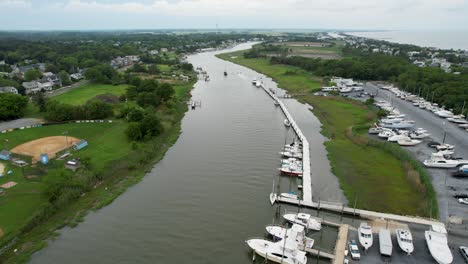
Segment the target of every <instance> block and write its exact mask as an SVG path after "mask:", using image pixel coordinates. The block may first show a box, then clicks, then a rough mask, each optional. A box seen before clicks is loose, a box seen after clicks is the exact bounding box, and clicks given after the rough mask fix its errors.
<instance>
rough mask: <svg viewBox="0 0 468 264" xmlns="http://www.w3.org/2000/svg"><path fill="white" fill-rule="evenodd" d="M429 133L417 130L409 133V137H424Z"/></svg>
mask: <svg viewBox="0 0 468 264" xmlns="http://www.w3.org/2000/svg"><path fill="white" fill-rule="evenodd" d="M430 135H431V134H429V133H426V132H419V131H417V130H416V131H413V132H411V133H410V134H409V137H410V138H412V139H424V138H427V137H428V136H430Z"/></svg>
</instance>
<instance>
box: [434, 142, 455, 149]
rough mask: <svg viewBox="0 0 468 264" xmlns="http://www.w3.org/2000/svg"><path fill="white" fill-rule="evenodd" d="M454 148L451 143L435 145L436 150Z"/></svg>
mask: <svg viewBox="0 0 468 264" xmlns="http://www.w3.org/2000/svg"><path fill="white" fill-rule="evenodd" d="M454 148H455V146H453V145H450V144H446V143H445V144H440V145H437V146H436V149H437V150H438V151H441V150H453V149H454Z"/></svg>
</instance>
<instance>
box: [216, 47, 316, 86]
mask: <svg viewBox="0 0 468 264" xmlns="http://www.w3.org/2000/svg"><path fill="white" fill-rule="evenodd" d="M243 53H244V52H243V51H238V52H232V53H224V54H220V55H217V56H218V57H219V58H221V59H224V60H228V61H231V62H234V63H237V64H240V65H243V66H246V67H248V68H251V69H254V70H255V71H257V72H260V73H263V74H265V75H268V76H270V77H271V78H273V79H274V80H275V81H276V82H277V83H278V86H279V87H281V88H285V89H287V90H288V91H289V92H290V93H291V94H300V93H309V92H313V91H318V90H319V89H320V87H321V79H320V78H318V77H316V76H313V75H312V74H310V73H308V72H306V71H304V70H302V69H299V68H297V67H293V66H287V65H272V64H270V62H269V60H268V59H263V58H262V59H246V58H244V57H243V56H242V54H243Z"/></svg>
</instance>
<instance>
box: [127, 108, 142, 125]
mask: <svg viewBox="0 0 468 264" xmlns="http://www.w3.org/2000/svg"><path fill="white" fill-rule="evenodd" d="M144 117H145V112H144V111H143V110H141V109H139V108H133V109H132V110H130V112H129V113H128V116H127V120H128V122H139V121H141V120H142V119H143V118H144Z"/></svg>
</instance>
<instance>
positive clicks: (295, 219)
mask: <svg viewBox="0 0 468 264" xmlns="http://www.w3.org/2000/svg"><path fill="white" fill-rule="evenodd" d="M283 218H284V219H286V220H287V221H288V222H291V223H293V224H299V225H302V226H305V227H306V228H307V229H312V230H317V231H319V230H320V229H321V228H322V223H321V221H320V219H318V218H315V217H312V216H311V215H310V214H306V213H298V214H285V215H283Z"/></svg>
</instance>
